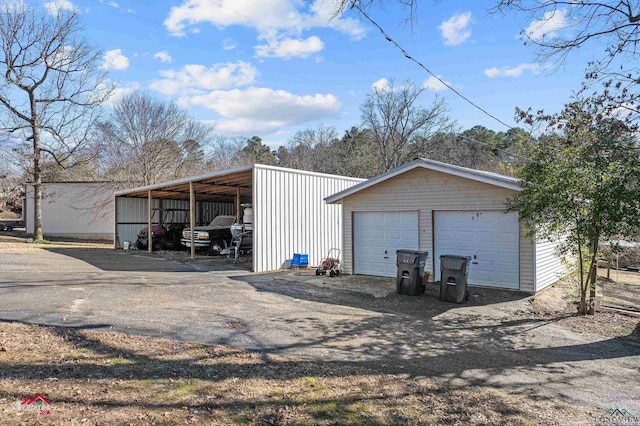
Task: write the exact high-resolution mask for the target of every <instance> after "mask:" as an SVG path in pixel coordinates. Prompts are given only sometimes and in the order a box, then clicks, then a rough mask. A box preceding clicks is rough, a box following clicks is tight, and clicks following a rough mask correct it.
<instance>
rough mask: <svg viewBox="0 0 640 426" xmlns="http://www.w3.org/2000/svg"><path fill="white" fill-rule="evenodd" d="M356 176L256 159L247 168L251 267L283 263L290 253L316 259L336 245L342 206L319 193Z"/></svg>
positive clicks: (327, 192)
mask: <svg viewBox="0 0 640 426" xmlns="http://www.w3.org/2000/svg"><path fill="white" fill-rule="evenodd" d="M359 182H362V179H354V178H347V177H341V176H332V175H325V174H320V173H311V172H304V171H299V170H290V169H282V168H277V167H269V166H263V165H258V164H256V165H255V167H254V169H253V209H254V210H253V212H254V213H253V214H254V231H253V232H254V237H253V244H254V252H253V270H254V272H264V271H273V270H278V269H282V268H287V267H289V265H290V262H291V259H292V257H293V254H294V253H305V254H308V255H309V263H310V264H318V263H319V262H320V260H321V259H322V258H324V257H326V255H327V253H328V251H329V250H330V249H332V248H341V247H342V238H341V232H342V216H341V215H342V206H340V205H329V204H326V203H325V202H324V198H325V197H328V196H329V195H332V194H335V193H336V192H339V191H342V190H344V189H347V188H349V187H351V186H353V185H355V184H357V183H359Z"/></svg>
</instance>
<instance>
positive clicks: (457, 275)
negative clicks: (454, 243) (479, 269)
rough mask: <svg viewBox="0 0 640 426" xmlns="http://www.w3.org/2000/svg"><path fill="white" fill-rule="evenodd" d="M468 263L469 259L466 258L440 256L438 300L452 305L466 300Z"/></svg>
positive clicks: (448, 255) (447, 255)
mask: <svg viewBox="0 0 640 426" xmlns="http://www.w3.org/2000/svg"><path fill="white" fill-rule="evenodd" d="M470 261H471V258H470V257H468V256H454V255H451V254H443V255H442V256H440V300H443V301H446V302H454V303H463V302H464V301H465V300H468V298H469V293H468V291H467V277H468V275H469V262H470Z"/></svg>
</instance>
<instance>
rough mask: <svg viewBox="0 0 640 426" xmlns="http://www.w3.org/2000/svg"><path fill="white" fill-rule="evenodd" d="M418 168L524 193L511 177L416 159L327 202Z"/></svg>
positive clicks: (328, 199)
mask: <svg viewBox="0 0 640 426" xmlns="http://www.w3.org/2000/svg"><path fill="white" fill-rule="evenodd" d="M416 168H424V169H429V170H434V171H437V172H441V173H447V174H450V175H453V176H458V177H462V178H466V179H471V180H475V181H477V182H483V183H487V184H489V185H494V186H498V187H501V188H507V189H512V190H514V191H522V187H521V186H520V180H519V179H517V178H514V177H511V176H505V175H501V174H499V173H492V172H485V171H482V170H475V169H469V168H467V167H461V166H455V165H453V164H449V163H443V162H441V161H435V160H429V159H426V158H416V159H415V160H413V161H410V162H408V163H405V164H403V165H401V166H398V167H396V168H395V169H391V170H389V171H388V172H385V173H382V174H379V175H378V176H374V177H372V178H371V179H369V180H367V181H364V182H362V183H360V184H358V185H354V186H352V187H351V188H348V189H345V190H344V191H341V192H338V193H336V194H333V195H331V196H329V197H327V198H325V201H326V202H327V203H329V204H332V203H336V202H338V201H340V200H342V199H343V198H345V197H348V196H350V195H353V194H355V193H356V192H359V191H362V190H363V189H366V188H369V187H371V186H373V185H376V184H378V183H380V182H383V181H385V180H387V179H391V178H393V177H395V176H398V175H400V174H402V173H406V172H408V171H409V170H413V169H416Z"/></svg>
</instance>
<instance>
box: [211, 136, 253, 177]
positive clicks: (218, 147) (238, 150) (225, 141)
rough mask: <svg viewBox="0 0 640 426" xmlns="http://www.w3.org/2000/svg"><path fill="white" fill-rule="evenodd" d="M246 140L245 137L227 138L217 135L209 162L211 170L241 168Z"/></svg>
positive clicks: (214, 138)
mask: <svg viewBox="0 0 640 426" xmlns="http://www.w3.org/2000/svg"><path fill="white" fill-rule="evenodd" d="M245 142H246V139H245V138H243V137H235V138H227V137H226V136H223V135H215V136H214V137H213V143H212V145H211V153H210V154H209V159H208V161H207V168H208V169H210V170H226V169H231V168H233V167H237V166H241V165H242V164H243V163H244V156H243V153H242V148H244V144H245Z"/></svg>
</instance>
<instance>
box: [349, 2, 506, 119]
mask: <svg viewBox="0 0 640 426" xmlns="http://www.w3.org/2000/svg"><path fill="white" fill-rule="evenodd" d="M351 7H352V8H355V9H357V10H358V11H359V12H360V13H361V14H362V16H364V17H365V18H366V19H367V21H369V22H371V24H372V25H373V26H375V27H376V28H377V29H378V30H379V31H380V33H382V35H383V36H384V38H386V39H387V41H388V42H389V43H391V44H393V45H394V46H395V47H396V48H397V49H398V50H400V51H401V52H402V54H403V55H404V56H405V58H407V59H409V60H410V61H412V62H415V63H416V64H417V65H418V66H419V67H420V68H422V69H423V70H425V71H426V72H427V73H429V74H430V75H431V76H432V77H433V78H435V79H436V80H438V81H439V82H440V83H442V84H443V85H444V86H445V87H447V88H448V89H449V90H451V91H452V92H453V93H455V94H456V95H458V96H459V97H461V98H462V99H464V100H465V101H467V102H468V103H469V104H471V105H472V106H473V107H475V108H477V109H478V110H480V111H481V112H482V113H484V114H486V115H488V116H489V117H491V118H493V119H494V120H496V121H497V122H498V123H500V124H502V125H503V126H505V127H507V128H508V129H511V128H512V127H511V126H510V125H508V124H507V123H505V122H504V121H502V120H500V119H499V118H498V117H496V116H495V115H493V114H491V113H490V112H489V111H487V110H486V109H484V108H482V107H481V106H480V105H478V104H476V103H475V102H473V101H472V100H471V99H469V98H467V97H466V96H464V95H463V94H462V93H460V92H459V91H457V90H456V89H454V88H453V87H451V85H450V84H448V83H447V82H446V81H444V80H442V79H441V78H440V77H438V76H437V75H435V74H434V73H433V72H431V70H430V69H429V68H427V67H426V66H425V65H424V64H422V63H421V62H420V61H418V60H417V59H415V58H414V57H413V56H411V55H410V54H409V52H407V51H406V50H405V49H404V48H403V47H402V46H400V44H398V42H396V41H395V40H394V39H393V38H391V36H390V35H389V34H387V33H386V31H385V30H384V29H383V28H382V27H381V26H380V25H379V24H378V23H377V22H376V21H374V20H373V19H372V18H371V17H370V16H369V15H368V14H367V12H365V11H364V10H363V9H362V8H361V7H360V6H359V5H358V4H357V3H356V1H352V3H351Z"/></svg>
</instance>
